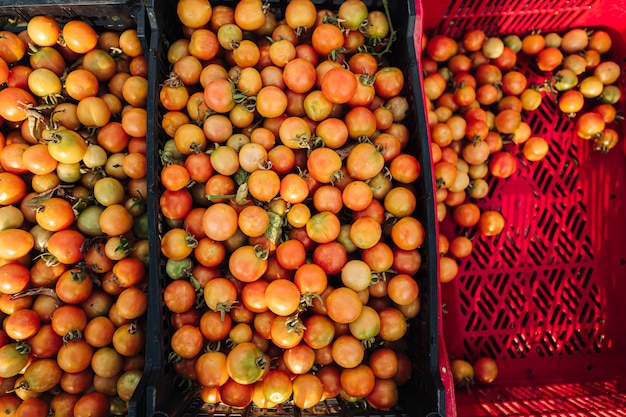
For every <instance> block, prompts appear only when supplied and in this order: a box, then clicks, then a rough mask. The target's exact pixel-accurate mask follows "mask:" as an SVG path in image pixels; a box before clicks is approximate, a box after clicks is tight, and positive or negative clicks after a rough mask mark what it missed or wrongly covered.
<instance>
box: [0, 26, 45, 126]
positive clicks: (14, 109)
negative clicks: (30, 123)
mask: <svg viewBox="0 0 626 417" xmlns="http://www.w3.org/2000/svg"><path fill="white" fill-rule="evenodd" d="M0 39H2V38H0ZM20 42H21V41H20ZM0 45H1V44H0ZM0 48H1V46H0ZM0 53H1V49H0ZM19 103H24V105H28V104H33V105H35V104H36V103H37V101H36V100H35V98H34V97H33V96H32V95H31V94H30V93H29V92H27V91H26V90H24V89H22V88H18V87H7V88H5V89H3V90H2V91H0V116H2V117H3V118H4V119H5V120H7V121H10V122H21V121H22V120H24V119H26V117H27V115H26V112H25V109H24V108H23V107H22V105H21V104H19Z"/></svg>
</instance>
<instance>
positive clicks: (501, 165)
mask: <svg viewBox="0 0 626 417" xmlns="http://www.w3.org/2000/svg"><path fill="white" fill-rule="evenodd" d="M516 171H517V160H516V159H515V157H514V156H513V155H511V154H510V153H508V152H504V151H499V152H496V153H495V154H493V155H492V156H491V159H490V160H489V172H490V173H491V175H493V176H495V177H497V178H508V177H510V176H511V175H513V174H514V173H515V172H516Z"/></svg>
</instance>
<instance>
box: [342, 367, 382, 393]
mask: <svg viewBox="0 0 626 417" xmlns="http://www.w3.org/2000/svg"><path fill="white" fill-rule="evenodd" d="M340 380H341V388H342V389H343V390H344V391H345V393H346V394H347V395H349V396H351V397H356V398H362V397H366V396H367V395H369V393H370V392H372V390H373V389H374V383H375V376H374V373H373V372H372V369H371V368H370V367H369V366H367V365H365V364H361V365H358V366H357V367H355V368H350V369H344V370H343V371H341V376H340Z"/></svg>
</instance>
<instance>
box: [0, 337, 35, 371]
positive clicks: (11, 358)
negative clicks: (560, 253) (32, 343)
mask: <svg viewBox="0 0 626 417" xmlns="http://www.w3.org/2000/svg"><path fill="white" fill-rule="evenodd" d="M28 361H29V355H28V354H27V353H26V352H24V351H23V350H21V349H20V348H19V345H18V344H17V343H9V344H6V345H4V346H2V347H0V376H1V377H2V378H11V377H13V376H16V375H17V374H18V373H19V372H20V371H21V370H22V369H23V368H24V367H25V366H26V364H27V363H28Z"/></svg>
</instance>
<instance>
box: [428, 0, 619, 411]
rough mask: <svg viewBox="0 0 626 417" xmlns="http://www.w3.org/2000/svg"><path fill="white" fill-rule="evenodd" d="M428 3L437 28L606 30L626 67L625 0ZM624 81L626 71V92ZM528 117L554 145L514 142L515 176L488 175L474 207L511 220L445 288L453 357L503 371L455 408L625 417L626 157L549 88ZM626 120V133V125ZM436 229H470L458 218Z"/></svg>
mask: <svg viewBox="0 0 626 417" xmlns="http://www.w3.org/2000/svg"><path fill="white" fill-rule="evenodd" d="M423 7H424V29H425V31H426V32H427V33H428V34H429V35H432V34H434V33H439V34H446V35H449V36H452V37H455V38H459V37H460V36H461V35H462V34H463V33H464V32H465V31H467V30H470V29H473V28H479V29H482V30H484V31H485V32H486V33H487V34H488V35H506V34H518V35H524V34H526V33H528V32H530V31H531V30H533V29H539V30H541V31H542V33H548V32H551V31H556V32H561V33H562V32H564V31H566V30H567V29H568V28H571V27H583V28H588V29H603V30H607V31H608V32H609V33H610V34H611V35H612V37H613V48H612V50H611V58H612V59H613V60H615V61H616V62H618V63H619V64H620V65H622V67H623V68H625V69H626V65H625V64H624V62H625V58H626V1H624V0H618V1H605V0H597V1H593V0H572V1H564V0H545V1H529V0H506V1H497V0H482V1H469V0H453V1H450V2H445V1H444V2H424V4H423ZM518 66H519V68H520V70H521V71H523V72H524V73H525V74H526V75H527V76H528V77H529V80H530V81H540V80H543V79H545V78H546V76H545V75H544V74H541V73H539V72H537V70H536V69H535V67H534V64H533V63H532V62H531V61H530V60H528V59H521V60H519V61H518ZM622 78H624V77H622ZM625 85H626V84H625V82H624V80H623V79H622V80H621V84H620V86H621V89H622V92H625V91H626V90H625V89H624V86H625ZM624 104H625V103H624V100H622V102H621V103H620V107H621V110H622V112H624V110H625V109H624ZM524 119H525V120H526V121H527V122H528V123H529V124H530V125H531V127H532V129H533V133H534V134H536V135H540V136H543V137H545V138H546V139H547V140H548V142H549V143H550V145H551V148H550V153H549V154H548V156H547V157H546V158H545V159H544V160H542V161H540V162H535V163H532V162H528V161H525V160H524V159H523V157H521V155H520V153H519V151H517V150H516V149H515V148H514V147H512V148H509V149H510V150H511V151H512V152H513V154H514V155H516V156H518V162H519V164H518V168H519V170H518V173H517V174H516V175H514V176H513V177H511V178H509V179H507V180H495V179H491V180H490V183H489V185H490V192H489V195H488V196H487V197H486V198H485V199H483V200H481V201H479V202H478V204H479V206H480V207H481V208H484V209H495V210H500V211H501V212H502V214H503V215H504V217H505V218H506V220H507V226H506V228H505V230H504V231H503V232H502V233H501V234H500V235H499V236H495V237H492V238H486V237H484V236H480V235H478V234H476V235H475V236H474V239H473V242H474V251H473V253H472V255H471V256H470V257H468V258H466V259H463V260H462V262H460V265H459V275H458V276H457V278H456V279H455V280H454V281H452V282H451V283H449V284H444V285H442V302H443V303H445V308H446V311H447V314H445V315H444V318H443V327H444V335H445V341H446V346H447V350H448V353H449V355H450V358H451V359H452V358H464V359H467V360H469V361H473V360H475V359H477V358H478V357H480V356H489V357H492V358H494V359H496V360H497V362H498V366H499V371H500V374H499V376H498V379H497V380H496V381H495V382H494V384H492V385H490V386H484V385H480V386H479V385H475V386H474V387H473V388H472V389H471V391H469V392H468V391H467V390H457V391H456V403H457V412H458V415H459V416H504V415H507V416H555V417H556V416H559V417H560V416H576V417H577V416H603V417H604V416H626V331H625V329H626V302H624V297H625V296H626V282H625V281H624V277H625V276H626V219H625V216H624V213H626V157H625V155H624V154H623V153H622V152H621V151H620V150H619V149H614V150H613V151H611V152H609V153H608V154H606V155H603V154H600V153H598V152H594V151H592V149H591V148H592V146H591V143H590V142H587V141H583V140H582V139H579V138H577V137H576V135H575V134H574V133H573V127H574V122H573V121H572V120H568V119H567V118H565V117H563V116H562V115H561V114H560V112H559V111H558V108H557V106H556V104H555V103H554V101H552V100H551V99H550V98H549V97H548V96H546V97H544V100H543V104H542V106H541V107H540V108H539V109H538V110H537V111H535V112H533V113H530V114H526V115H525V117H524ZM620 129H621V132H620V134H621V136H622V139H621V140H625V139H624V137H625V136H626V124H625V123H622V126H621V127H620ZM620 145H621V143H620ZM439 230H440V231H441V232H442V233H444V234H446V235H447V236H454V235H458V234H463V233H469V235H470V236H473V234H474V233H473V232H472V231H470V230H464V229H460V228H458V227H455V226H454V225H452V224H451V222H444V224H441V225H440V228H439ZM452 414H454V412H453V413H452Z"/></svg>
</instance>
